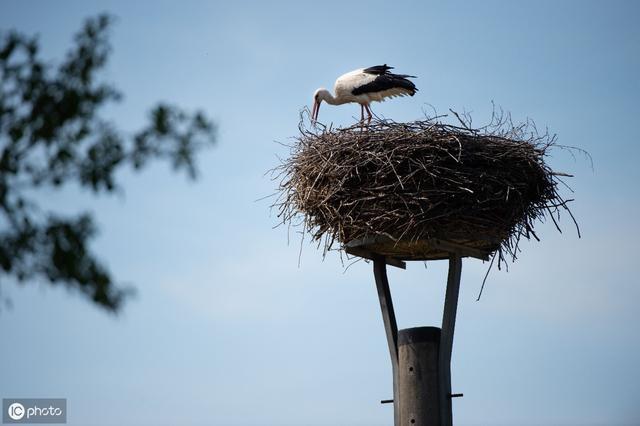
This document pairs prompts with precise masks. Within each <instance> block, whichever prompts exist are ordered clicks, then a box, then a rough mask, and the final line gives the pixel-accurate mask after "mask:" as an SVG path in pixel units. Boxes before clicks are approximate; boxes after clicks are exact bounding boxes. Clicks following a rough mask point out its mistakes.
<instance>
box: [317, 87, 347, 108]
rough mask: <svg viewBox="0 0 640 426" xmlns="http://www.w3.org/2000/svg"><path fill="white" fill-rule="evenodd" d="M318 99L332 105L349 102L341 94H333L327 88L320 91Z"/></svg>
mask: <svg viewBox="0 0 640 426" xmlns="http://www.w3.org/2000/svg"><path fill="white" fill-rule="evenodd" d="M318 99H319V100H320V101H325V102H326V103H328V104H331V105H342V104H344V103H347V102H348V101H347V100H346V99H343V98H341V97H339V96H337V97H336V96H333V95H332V94H331V92H329V91H328V90H327V89H320V90H319V91H318Z"/></svg>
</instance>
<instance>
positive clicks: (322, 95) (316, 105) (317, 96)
mask: <svg viewBox="0 0 640 426" xmlns="http://www.w3.org/2000/svg"><path fill="white" fill-rule="evenodd" d="M329 94H330V93H329V91H328V90H327V89H323V88H320V89H318V90H316V92H315V93H314V94H313V108H312V109H311V123H313V124H315V122H316V121H317V120H318V113H319V112H320V104H321V103H322V101H324V100H325V99H326V96H327V95H329Z"/></svg>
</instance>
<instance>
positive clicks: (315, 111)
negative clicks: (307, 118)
mask: <svg viewBox="0 0 640 426" xmlns="http://www.w3.org/2000/svg"><path fill="white" fill-rule="evenodd" d="M319 112H320V102H318V101H316V100H314V101H313V109H312V110H311V124H316V121H318V113H319Z"/></svg>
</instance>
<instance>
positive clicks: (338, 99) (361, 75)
mask: <svg viewBox="0 0 640 426" xmlns="http://www.w3.org/2000/svg"><path fill="white" fill-rule="evenodd" d="M391 69H393V67H390V66H387V64H384V65H376V66H375V67H369V68H361V69H357V70H354V71H351V72H348V73H346V74H344V75H341V76H340V77H338V79H337V80H336V84H335V86H334V89H333V90H334V92H335V96H334V95H332V94H331V92H329V91H328V90H327V89H324V88H320V89H318V90H316V92H315V93H314V95H313V109H312V110H311V121H312V123H315V122H316V121H317V120H318V112H319V111H320V104H321V103H322V101H325V102H326V103H328V104H331V105H342V104H345V103H348V102H355V103H359V104H360V122H361V123H364V111H365V110H366V111H367V119H368V121H367V123H371V117H372V116H373V114H372V113H371V109H370V108H369V104H370V103H371V102H373V101H378V102H381V101H384V100H385V99H386V98H395V97H396V96H407V95H409V96H413V95H415V93H416V92H417V91H418V89H417V88H416V86H415V84H413V82H412V81H410V80H409V78H416V77H415V76H413V75H404V74H392V73H390V72H389V70H391Z"/></svg>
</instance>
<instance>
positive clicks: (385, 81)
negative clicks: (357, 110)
mask: <svg viewBox="0 0 640 426" xmlns="http://www.w3.org/2000/svg"><path fill="white" fill-rule="evenodd" d="M408 77H413V76H410V75H404V74H391V73H389V72H387V73H384V74H380V75H379V76H378V77H376V79H375V80H373V81H372V82H371V83H367V84H363V85H362V86H359V87H356V88H354V89H353V90H352V91H351V93H352V94H354V95H361V94H363V93H374V92H382V91H384V90H390V89H398V88H400V89H405V90H407V91H408V92H409V94H410V95H411V96H413V95H415V94H416V92H417V91H418V89H417V88H416V85H415V84H413V82H412V81H411V80H408V79H407V78H408Z"/></svg>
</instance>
